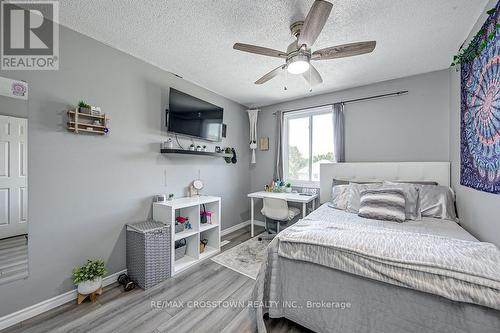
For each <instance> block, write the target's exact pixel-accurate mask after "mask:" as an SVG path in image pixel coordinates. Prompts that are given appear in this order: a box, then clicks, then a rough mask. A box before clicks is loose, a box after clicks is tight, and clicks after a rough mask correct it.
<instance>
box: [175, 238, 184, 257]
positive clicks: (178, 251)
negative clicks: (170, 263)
mask: <svg viewBox="0 0 500 333" xmlns="http://www.w3.org/2000/svg"><path fill="white" fill-rule="evenodd" d="M174 247H175V260H179V259H181V258H182V257H184V255H185V254H186V249H187V242H186V239H185V238H183V239H179V240H178V241H175V246H174Z"/></svg>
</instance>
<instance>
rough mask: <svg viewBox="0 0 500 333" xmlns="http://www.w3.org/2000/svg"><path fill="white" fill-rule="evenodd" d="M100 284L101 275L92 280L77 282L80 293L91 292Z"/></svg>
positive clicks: (86, 293)
mask: <svg viewBox="0 0 500 333" xmlns="http://www.w3.org/2000/svg"><path fill="white" fill-rule="evenodd" d="M101 286H102V277H98V278H96V279H95V280H93V281H83V282H80V283H79V284H78V292H79V293H80V294H82V295H88V294H92V293H93V292H94V291H96V290H97V289H99V288H101Z"/></svg>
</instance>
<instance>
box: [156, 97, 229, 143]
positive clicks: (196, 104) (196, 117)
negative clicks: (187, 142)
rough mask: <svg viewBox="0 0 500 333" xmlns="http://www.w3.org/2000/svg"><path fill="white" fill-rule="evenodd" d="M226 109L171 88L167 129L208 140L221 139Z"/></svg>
mask: <svg viewBox="0 0 500 333" xmlns="http://www.w3.org/2000/svg"><path fill="white" fill-rule="evenodd" d="M223 112H224V109H223V108H221V107H218V106H216V105H213V104H210V103H208V102H205V101H202V100H201V99H198V98H196V97H193V96H190V95H188V94H185V93H183V92H182V91H179V90H176V89H173V88H170V98H169V107H168V110H167V117H166V119H167V130H168V132H171V133H176V134H180V135H186V136H190V137H195V138H199V139H203V140H208V141H216V142H218V141H221V134H222V114H223Z"/></svg>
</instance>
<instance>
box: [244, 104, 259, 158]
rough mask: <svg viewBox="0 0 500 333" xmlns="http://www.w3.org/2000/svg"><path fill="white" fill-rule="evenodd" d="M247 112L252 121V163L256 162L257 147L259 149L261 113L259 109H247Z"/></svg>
mask: <svg viewBox="0 0 500 333" xmlns="http://www.w3.org/2000/svg"><path fill="white" fill-rule="evenodd" d="M247 112H248V119H249V121H250V149H251V150H252V158H251V160H250V163H252V164H255V163H256V162H255V149H257V116H258V115H259V109H253V110H247Z"/></svg>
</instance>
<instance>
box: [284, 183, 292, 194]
mask: <svg viewBox="0 0 500 333" xmlns="http://www.w3.org/2000/svg"><path fill="white" fill-rule="evenodd" d="M285 192H286V193H292V184H291V183H290V182H288V183H286V186H285Z"/></svg>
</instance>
